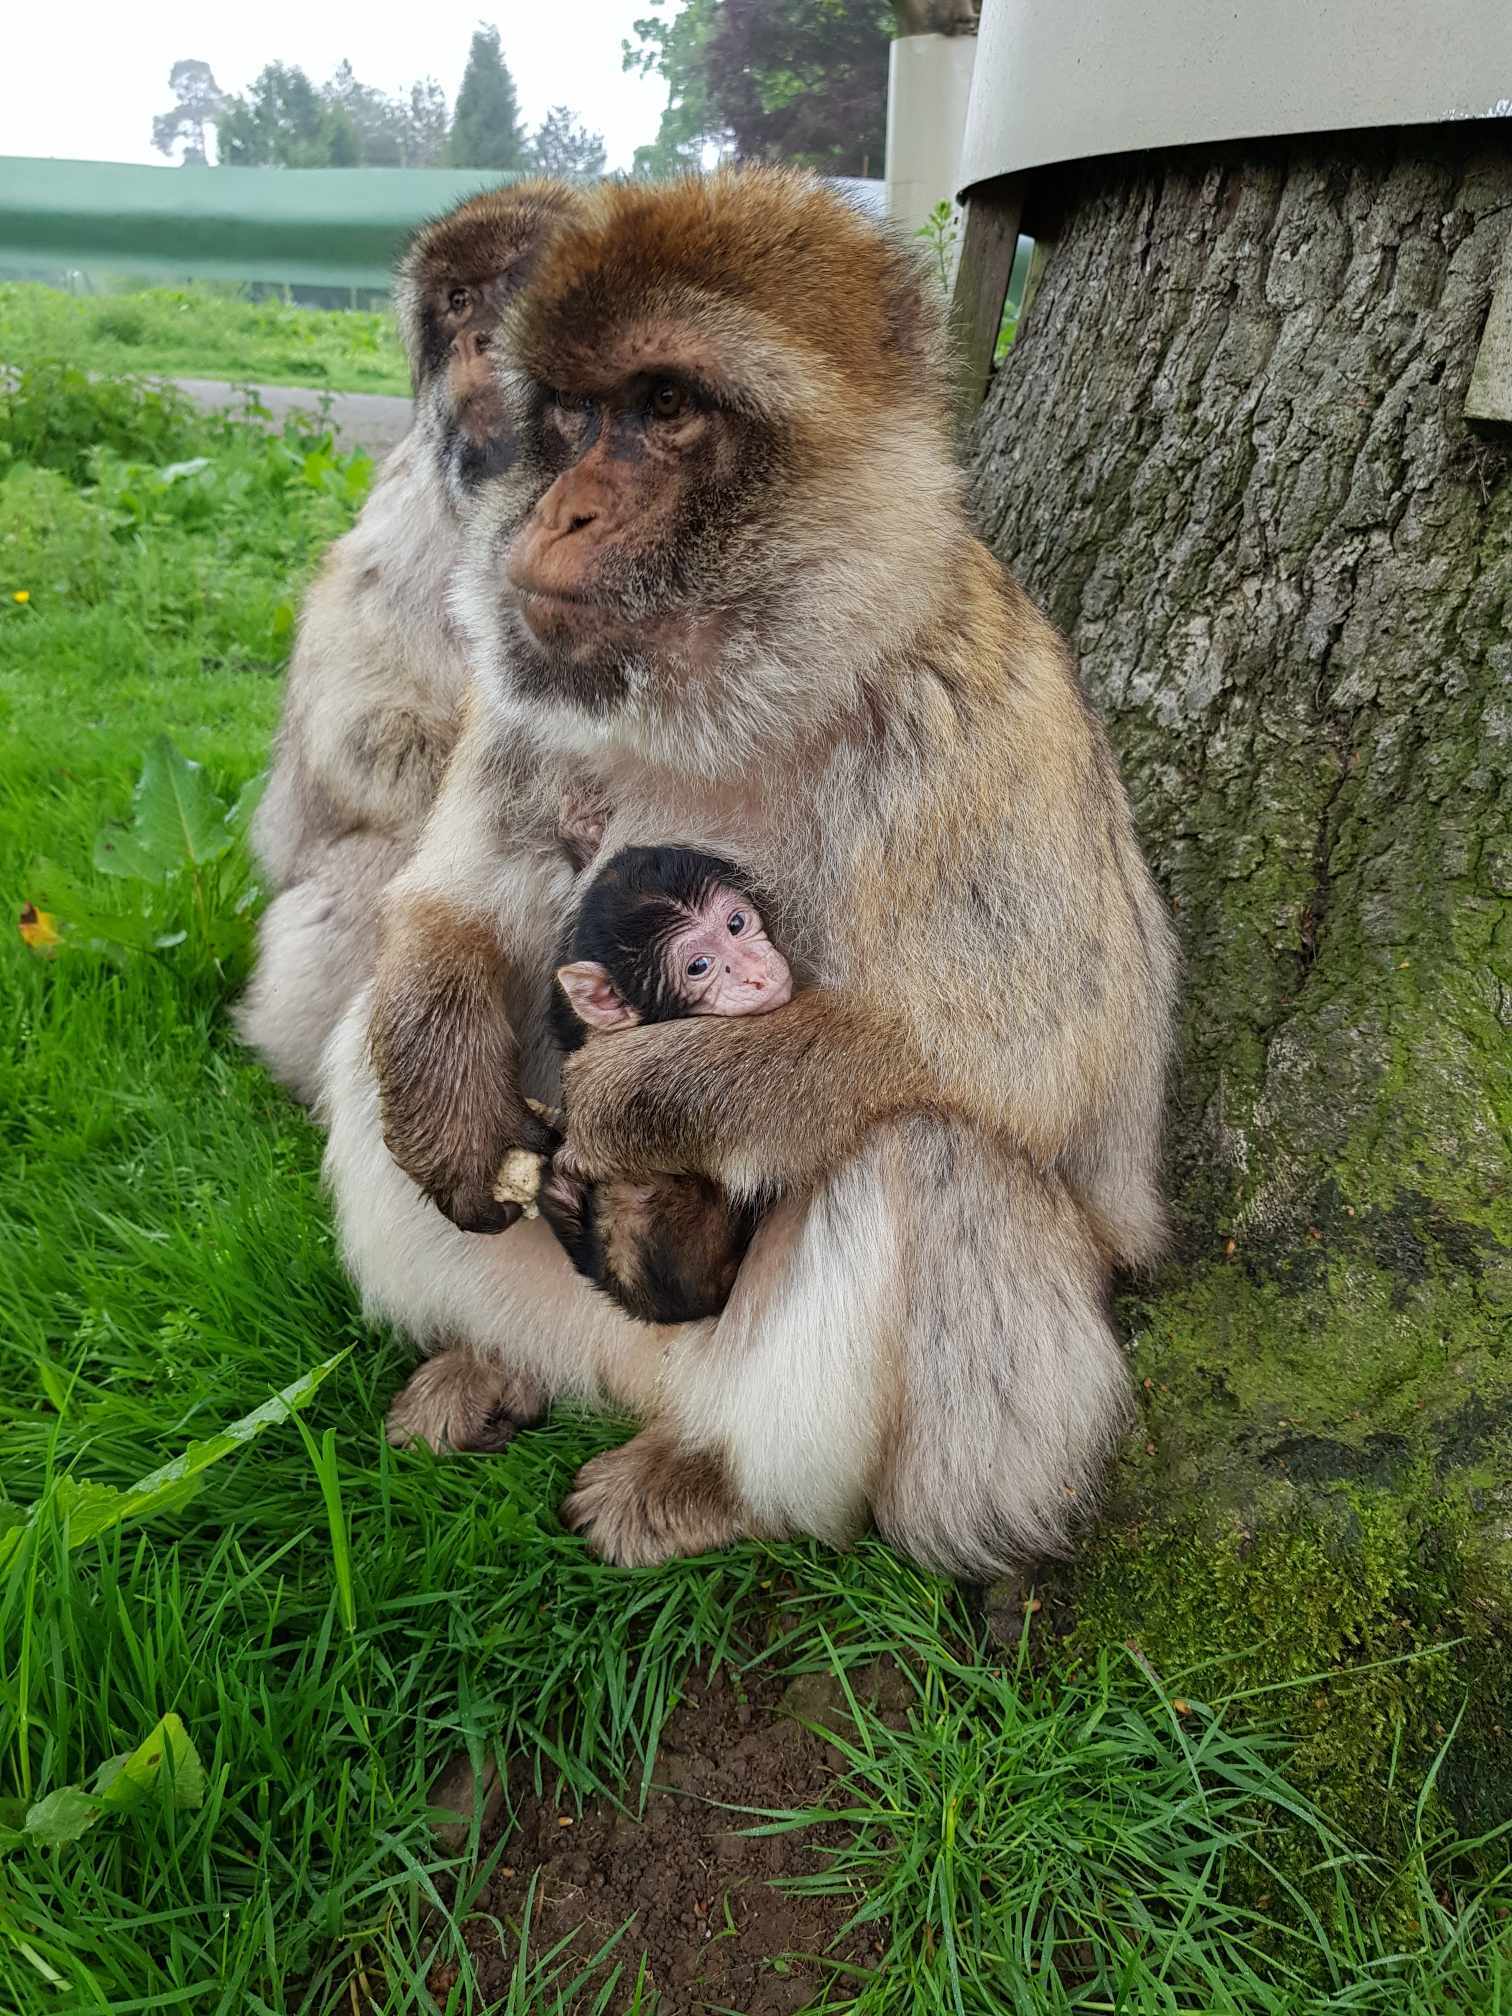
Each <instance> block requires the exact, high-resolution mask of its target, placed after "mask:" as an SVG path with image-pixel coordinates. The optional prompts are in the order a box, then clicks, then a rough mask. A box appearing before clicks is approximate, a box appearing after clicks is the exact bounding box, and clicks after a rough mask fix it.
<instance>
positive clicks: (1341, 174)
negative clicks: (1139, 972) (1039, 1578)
mask: <svg viewBox="0 0 1512 2016" xmlns="http://www.w3.org/2000/svg"><path fill="white" fill-rule="evenodd" d="M1509 140H1512V131H1509V130H1508V129H1507V128H1504V127H1502V128H1498V127H1488V126H1484V125H1464V126H1450V127H1444V128H1436V129H1431V130H1428V131H1423V132H1418V133H1415V134H1414V133H1409V134H1404V135H1397V136H1386V135H1358V136H1332V137H1329V138H1326V139H1322V140H1310V141H1306V142H1300V143H1285V144H1271V143H1265V144H1247V145H1245V146H1243V147H1225V148H1198V149H1185V150H1181V151H1179V152H1172V153H1169V154H1166V155H1156V156H1150V155H1145V156H1138V157H1133V158H1122V159H1116V160H1105V161H1102V162H1096V163H1092V164H1088V165H1085V166H1083V167H1080V168H1076V169H1071V170H1068V171H1065V173H1064V175H1063V177H1062V179H1061V183H1060V189H1059V193H1058V198H1057V201H1058V215H1057V216H1056V217H1055V218H1054V219H1053V220H1052V221H1051V222H1050V223H1049V231H1048V235H1050V236H1051V237H1053V239H1054V249H1053V254H1052V257H1051V259H1050V262H1049V265H1048V268H1047V271H1046V275H1045V279H1044V282H1043V285H1042V287H1041V289H1040V292H1039V294H1038V296H1037V298H1036V300H1035V303H1034V307H1033V311H1032V314H1031V316H1030V318H1029V320H1028V322H1027V323H1026V325H1025V326H1024V327H1023V329H1022V331H1021V333H1020V335H1019V338H1018V341H1017V342H1016V344H1015V346H1014V349H1013V351H1012V352H1011V354H1010V359H1009V362H1008V364H1007V366H1006V367H1005V369H1004V370H1003V371H1002V372H1001V373H1000V374H999V376H998V377H997V379H996V380H995V381H994V385H993V388H992V390H991V392H990V395H989V398H988V402H987V404H986V407H985V408H984V410H983V412H982V415H981V417H980V421H979V424H978V427H977V430H976V435H975V442H974V451H973V459H972V483H973V491H974V501H975V508H976V512H977V516H978V520H979V523H980V525H981V527H982V529H983V532H984V534H985V536H986V537H987V539H988V540H989V541H990V543H991V544H992V546H993V548H994V550H995V551H996V552H997V553H998V554H999V555H1000V557H1001V558H1002V559H1003V560H1004V561H1005V563H1006V564H1007V565H1008V566H1009V567H1010V568H1011V569H1012V570H1013V571H1014V572H1015V573H1016V574H1017V575H1018V577H1019V579H1020V580H1021V581H1022V582H1023V583H1024V585H1025V586H1026V587H1027V588H1028V589H1029V591H1030V592H1031V593H1032V594H1033V595H1035V596H1036V597H1037V598H1038V599H1039V600H1040V601H1041V602H1042V603H1043V604H1044V606H1045V607H1046V608H1047V609H1048V610H1049V611H1050V613H1051V614H1052V615H1053V616H1054V618H1055V619H1056V621H1057V622H1059V623H1060V624H1061V625H1062V626H1063V627H1064V628H1065V629H1066V630H1067V631H1068V632H1069V634H1070V636H1071V637H1072V639H1073V641H1074V643H1075V646H1076V649H1077V651H1078V653H1079V655H1080V659H1081V664H1082V669H1083V672H1084V675H1085V678H1086V681H1087V684H1088V687H1089V688H1090V690H1091V693H1092V695H1093V697H1094V699H1095V701H1096V702H1097V704H1098V706H1099V707H1100V708H1101V709H1102V711H1103V713H1104V715H1105V716H1106V718H1107V719H1108V721H1109V724H1110V726H1111V729H1112V732H1113V734H1114V737H1115V740H1116V742H1117V744H1118V748H1119V752H1120V755H1121V758H1122V762H1123V766H1124V773H1125V775H1126V777H1127V779H1128V781H1129V784H1130V786H1131V789H1132V791H1133V794H1134V797H1135V801H1136V804H1137V808H1138V814H1139V820H1140V826H1141V831H1142V834H1143V838H1144V842H1145V845H1146V847H1147V849H1148V851H1149V854H1150V857H1151V859H1152V861H1153V863H1154V865H1155V868H1156V870H1157V873H1158V874H1159V875H1160V877H1161V880H1162V882H1163V885H1164V887H1165V888H1166V890H1167V892H1168V893H1169V895H1170V898H1171V900H1172V902H1173V904H1174V905H1175V908H1176V916H1177V921H1178V924H1179V926H1180V929H1181V932H1182V937H1183V940H1184V944H1185V950H1186V957H1187V961H1188V970H1187V978H1186V989H1187V992H1186V1009H1185V1018H1184V1029H1183V1044H1182V1051H1181V1057H1180V1063H1179V1069H1178V1077H1177V1085H1176V1091H1175V1097H1174V1101H1173V1110H1172V1119H1171V1139H1170V1169H1171V1180H1172V1188H1173V1192H1174V1196H1175V1201H1176V1205H1177V1211H1178V1221H1179V1227H1180V1239H1179V1249H1178V1253H1177V1256H1176V1258H1175V1259H1174V1260H1173V1262H1172V1264H1171V1265H1170V1267H1168V1268H1167V1269H1166V1271H1165V1272H1164V1274H1163V1275H1162V1276H1161V1277H1160V1278H1159V1279H1158V1280H1157V1281H1156V1282H1155V1283H1153V1284H1152V1285H1151V1286H1150V1287H1149V1288H1147V1289H1146V1290H1144V1291H1139V1292H1136V1294H1134V1295H1133V1296H1131V1297H1130V1298H1129V1301H1128V1303H1127V1304H1126V1309H1127V1314H1128V1317H1129V1326H1130V1332H1131V1343H1132V1346H1133V1351H1134V1361H1133V1362H1134V1367H1135V1373H1136V1377H1137V1378H1138V1379H1139V1380H1140V1382H1141V1387H1142V1393H1143V1401H1144V1412H1145V1419H1144V1422H1143V1432H1142V1433H1141V1434H1140V1436H1139V1437H1138V1439H1137V1441H1136V1442H1134V1443H1133V1444H1132V1445H1131V1449H1130V1452H1129V1455H1128V1457H1127V1459H1126V1461H1125V1463H1124V1465H1123V1468H1122V1473H1121V1476H1120V1478H1119V1480H1118V1483H1117V1486H1116V1489H1115V1492H1114V1498H1113V1504H1112V1507H1111V1513H1110V1518H1109V1521H1108V1524H1107V1527H1106V1530H1105V1532H1104V1534H1103V1536H1102V1537H1101V1538H1100V1539H1099V1540H1098V1541H1097V1542H1096V1543H1095V1544H1094V1545H1093V1547H1092V1549H1091V1551H1090V1552H1089V1555H1088V1557H1087V1559H1086V1561H1085V1562H1084V1564H1083V1565H1082V1567H1081V1568H1080V1569H1079V1570H1078V1572H1077V1577H1076V1587H1075V1592H1074V1594H1075V1603H1076V1612H1077V1615H1078V1617H1079V1619H1080V1622H1079V1626H1078V1628H1079V1629H1080V1630H1081V1631H1082V1632H1084V1633H1092V1634H1106V1635H1108V1636H1112V1637H1118V1638H1124V1637H1132V1638H1137V1639H1138V1640H1139V1641H1140V1642H1141V1644H1142V1645H1143V1646H1144V1647H1145V1649H1146V1650H1147V1651H1148V1652H1149V1653H1150V1654H1151V1656H1152V1657H1154V1658H1155V1660H1156V1662H1157V1664H1159V1663H1161V1662H1162V1661H1164V1662H1166V1663H1167V1665H1168V1666H1170V1667H1178V1666H1180V1665H1181V1664H1182V1663H1183V1662H1185V1661H1205V1662H1216V1664H1212V1665H1210V1666H1209V1669H1208V1671H1207V1673H1206V1674H1205V1676H1204V1678H1203V1679H1201V1680H1199V1679H1197V1678H1195V1677H1193V1678H1189V1679H1188V1680H1187V1681H1186V1683H1185V1687H1186V1690H1187V1691H1192V1692H1198V1691H1201V1690H1202V1688H1204V1687H1206V1689H1207V1691H1209V1692H1216V1691H1218V1689H1219V1686H1220V1684H1221V1682H1222V1681H1226V1680H1232V1679H1237V1680H1239V1681H1241V1682H1243V1681H1245V1680H1256V1681H1262V1682H1263V1681H1266V1680H1274V1679H1282V1680H1284V1679H1288V1678H1296V1677H1298V1676H1300V1675H1303V1674H1309V1673H1316V1672H1319V1671H1326V1670H1328V1669H1330V1668H1332V1667H1335V1666H1338V1665H1341V1664H1344V1665H1352V1666H1353V1667H1354V1669H1355V1671H1354V1673H1353V1674H1352V1676H1351V1678H1350V1679H1349V1680H1348V1681H1347V1682H1344V1681H1341V1682H1339V1683H1337V1684H1335V1683H1325V1684H1324V1685H1322V1686H1320V1687H1317V1688H1312V1687H1307V1688H1303V1689H1301V1690H1297V1691H1295V1692H1283V1693H1282V1694H1280V1695H1278V1696H1277V1697H1276V1699H1277V1701H1278V1703H1280V1704H1281V1705H1283V1706H1284V1707H1285V1708H1286V1710H1287V1712H1288V1713H1289V1715H1290V1716H1291V1719H1292V1722H1293V1725H1294V1727H1295V1729H1296V1731H1297V1733H1298V1734H1299V1735H1300V1736H1301V1737H1302V1739H1303V1744H1304V1752H1303V1754H1304V1758H1305V1759H1310V1760H1311V1762H1312V1763H1313V1765H1314V1766H1315V1767H1316V1769H1317V1771H1318V1773H1319V1776H1320V1778H1323V1779H1326V1780H1328V1781H1330V1782H1332V1783H1333V1785H1334V1788H1335V1791H1336V1792H1339V1791H1341V1789H1342V1788H1343V1787H1345V1786H1346V1785H1348V1786H1349V1787H1350V1788H1352V1792H1351V1799H1352V1803H1353V1804H1354V1805H1355V1806H1356V1808H1358V1807H1359V1806H1360V1805H1361V1804H1362V1803H1363V1804H1364V1805H1367V1806H1368V1805H1369V1803H1370V1801H1371V1800H1372V1799H1373V1797H1374V1794H1373V1792H1372V1791H1371V1790H1370V1788H1371V1786H1372V1785H1373V1784H1374V1783H1376V1782H1379V1781H1382V1780H1384V1777H1385V1775H1386V1771H1385V1766H1386V1762H1387V1759H1388V1757H1389V1755H1390V1752H1391V1746H1392V1744H1393V1742H1394V1741H1395V1740H1396V1739H1397V1737H1398V1735H1401V1736H1402V1737H1403V1739H1404V1740H1405V1742H1406V1745H1407V1750H1408V1753H1409V1754H1411V1753H1412V1752H1414V1751H1415V1752H1416V1753H1417V1754H1418V1755H1419V1757H1426V1756H1427V1755H1429V1754H1431V1752H1432V1751H1433V1750H1434V1749H1435V1748H1436V1747H1437V1744H1438V1742H1439V1741H1440V1740H1441V1735H1436V1734H1435V1724H1438V1725H1440V1727H1441V1725H1443V1724H1445V1723H1447V1722H1449V1721H1451V1720H1452V1718H1453V1714H1454V1713H1455V1712H1457V1709H1458V1707H1459V1705H1460V1703H1461V1702H1462V1700H1463V1699H1464V1697H1465V1693H1466V1687H1467V1682H1468V1683H1469V1687H1470V1693H1471V1710H1470V1714H1469V1717H1468V1718H1467V1722H1466V1725H1465V1728H1464V1729H1463V1730H1462V1732H1461V1737H1460V1740H1459V1742H1458V1743H1457V1745H1456V1746H1455V1749H1454V1752H1453V1753H1452V1759H1451V1765H1450V1769H1449V1772H1448V1773H1447V1774H1446V1776H1445V1778H1444V1779H1443V1780H1442V1781H1441V1789H1447V1792H1448V1795H1449V1796H1450V1798H1451V1799H1452V1800H1453V1801H1454V1802H1455V1803H1456V1804H1457V1805H1459V1806H1460V1807H1461V1808H1462V1809H1464V1810H1467V1811H1468V1810H1470V1809H1474V1810H1475V1812H1476V1814H1477V1817H1478V1818H1479V1819H1480V1820H1481V1821H1482V1822H1484V1821H1485V1820H1486V1819H1487V1818H1489V1817H1503V1816H1505V1815H1506V1814H1508V1813H1512V1769H1509V1765H1508V1761H1507V1759H1508V1753H1509V1752H1512V1743H1508V1742H1506V1741H1505V1740H1503V1739H1502V1736H1501V1731H1502V1727H1503V1725H1504V1723H1505V1722H1506V1721H1507V1719H1508V1717H1509V1712H1512V1700H1509V1688H1508V1677H1507V1676H1508V1670H1509V1662H1508V1659H1507V1648H1506V1644H1505V1634H1506V1631H1507V1629H1508V1626H1509V1623H1512V1191H1509V1172H1512V780H1509V759H1512V453H1509V447H1508V443H1507V440H1506V438H1505V437H1503V438H1502V439H1500V440H1492V439H1480V438H1477V437H1476V436H1475V435H1474V434H1473V433H1472V432H1470V431H1469V430H1468V429H1467V428H1466V426H1465V424H1464V422H1463V420H1462V418H1461V408H1462V405H1463V402H1464V395H1465V389H1466V385H1467V383H1468V380H1469V376H1470V370H1471V365H1472V362H1473V359H1474V355H1475V350H1476V346H1477V343H1478V341H1479V338H1480V333H1481V329H1482V326H1483V324H1484V322H1485V318H1486V312H1487V307H1488V304H1489V300H1490V295H1491V290H1492V285H1493V282H1494V278H1495V274H1496V269H1497V264H1498V260H1499V258H1500V256H1501V252H1502V247H1503V243H1504V240H1505V238H1506V236H1507V233H1508V231H1509V229H1512V146H1509V145H1508V142H1509ZM1032 221H1033V222H1034V223H1035V225H1036V228H1040V229H1044V228H1045V226H1046V220H1045V219H1043V218H1039V219H1036V220H1032ZM1455 1637H1462V1638H1463V1639H1464V1641H1465V1642H1464V1643H1462V1644H1461V1645H1460V1646H1459V1647H1458V1649H1457V1650H1456V1651H1454V1652H1453V1653H1450V1654H1445V1655H1441V1656H1434V1657H1427V1658H1424V1659H1423V1660H1421V1661H1418V1662H1409V1663H1408V1664H1406V1665H1403V1664H1400V1663H1398V1664H1397V1665H1394V1666H1390V1667H1385V1666H1381V1665H1375V1666H1374V1667H1373V1669H1372V1670H1370V1671H1365V1672H1362V1671H1361V1670H1360V1669H1362V1668H1365V1667H1369V1666H1371V1663H1372V1662H1374V1661H1380V1660H1384V1659H1386V1658H1389V1657H1393V1658H1394V1657H1399V1655H1400V1654H1402V1653H1403V1652H1406V1651H1410V1650H1412V1649H1413V1648H1414V1647H1417V1646H1427V1645H1432V1644H1437V1643H1440V1642H1442V1641H1444V1640H1446V1639H1451V1638H1455ZM1498 1753H1499V1754H1498ZM1379 1810H1380V1812H1382V1813H1384V1812H1385V1811H1386V1810H1387V1809H1385V1808H1381V1809H1379Z"/></svg>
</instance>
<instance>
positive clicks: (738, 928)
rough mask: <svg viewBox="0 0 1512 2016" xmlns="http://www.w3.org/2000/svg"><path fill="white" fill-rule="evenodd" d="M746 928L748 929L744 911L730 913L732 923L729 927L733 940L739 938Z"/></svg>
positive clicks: (730, 922)
mask: <svg viewBox="0 0 1512 2016" xmlns="http://www.w3.org/2000/svg"><path fill="white" fill-rule="evenodd" d="M745 928H746V914H745V912H744V910H732V911H731V912H730V921H729V925H728V929H729V933H730V936H731V937H732V938H738V937H739V936H740V934H741V932H742V931H744V929H745Z"/></svg>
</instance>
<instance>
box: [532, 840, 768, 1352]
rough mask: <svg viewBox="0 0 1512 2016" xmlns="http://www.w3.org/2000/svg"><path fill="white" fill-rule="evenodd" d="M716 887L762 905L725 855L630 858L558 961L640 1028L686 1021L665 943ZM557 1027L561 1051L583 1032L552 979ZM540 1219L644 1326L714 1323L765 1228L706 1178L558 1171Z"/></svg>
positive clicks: (621, 859)
mask: <svg viewBox="0 0 1512 2016" xmlns="http://www.w3.org/2000/svg"><path fill="white" fill-rule="evenodd" d="M719 886H723V887H725V888H728V889H735V890H738V891H739V892H740V894H741V895H743V896H745V897H746V898H747V899H748V900H750V901H751V902H752V903H753V904H755V903H756V901H757V898H756V895H755V892H754V890H753V888H752V886H751V882H750V878H749V877H748V876H747V875H746V874H745V873H744V871H743V870H741V869H740V868H738V867H736V866H735V864H734V863H733V862H731V861H725V860H722V859H721V858H720V857H719V856H718V855H714V854H702V853H699V852H697V851H696V850H694V849H693V848H689V847H626V848H623V849H622V850H621V851H620V852H619V853H618V854H615V855H613V856H611V858H610V859H609V860H608V861H606V862H605V863H604V865H603V867H602V868H600V869H599V870H598V872H597V873H596V874H594V876H593V879H592V880H591V882H590V883H589V884H588V887H587V889H586V890H585V892H584V895H583V900H582V903H581V904H580V906H579V908H578V913H577V917H576V919H575V921H574V923H573V927H572V930H571V933H570V934H569V937H568V942H567V945H566V947H565V948H564V955H563V962H562V963H566V962H567V961H569V960H581V959H591V960H594V961H596V962H597V963H598V964H599V965H601V966H602V967H603V968H604V969H605V971H606V972H607V973H608V975H609V978H610V979H611V981H612V982H613V983H614V986H615V988H616V990H617V991H618V993H619V994H620V997H621V999H622V1000H624V1001H625V1002H626V1003H627V1004H628V1005H629V1006H630V1007H631V1008H633V1009H634V1010H635V1012H636V1015H637V1016H638V1017H639V1019H640V1021H642V1022H673V1021H678V1020H681V1019H682V1018H683V1017H684V1016H686V1015H688V1014H689V1012H690V1010H689V1008H688V1005H687V1002H686V999H685V998H684V997H683V996H682V995H681V994H679V992H678V990H677V989H676V988H675V987H674V986H673V985H672V983H671V979H670V976H669V973H668V967H667V960H666V957H665V945H666V941H667V939H668V937H669V936H671V935H672V934H673V933H674V932H676V931H677V930H679V929H681V928H682V927H683V926H684V925H686V923H687V920H688V913H689V911H692V910H699V909H701V908H702V907H703V906H704V904H705V903H706V902H707V901H708V899H709V897H710V895H711V894H712V893H713V891H714V889H715V888H716V887H719ZM551 1026H552V1030H553V1033H554V1034H555V1036H556V1038H557V1040H558V1042H559V1043H560V1044H561V1046H562V1048H563V1050H564V1051H571V1050H575V1049H577V1048H578V1046H579V1045H580V1044H581V1043H582V1041H583V1039H584V1037H585V1036H586V1034H587V1033H588V1032H587V1031H586V1030H585V1028H584V1027H583V1024H582V1023H581V1022H580V1021H579V1020H578V1018H577V1016H576V1015H575V1014H574V1013H573V1011H572V1008H571V1007H570V1005H569V1004H568V1001H567V998H566V996H565V994H564V993H563V992H562V989H561V988H560V986H558V985H557V983H556V982H555V981H553V982H552V987H551ZM600 1040H601V1041H605V1042H608V1041H612V1040H613V1039H612V1037H609V1036H606V1037H602V1038H601V1039H600ZM540 1209H541V1216H542V1217H543V1218H544V1219H545V1220H546V1223H547V1224H548V1225H549V1226H550V1227H551V1229H552V1231H553V1232H554V1233H555V1234H556V1236H557V1238H558V1240H559V1241H560V1242H561V1246H562V1249H563V1251H564V1252H565V1253H566V1255H567V1257H568V1259H569V1260H570V1261H571V1262H572V1264H573V1266H574V1267H575V1268H576V1269H577V1271H578V1273H579V1274H581V1275H582V1276H583V1277H584V1278H585V1279H586V1280H588V1281H591V1282H592V1283H593V1284H594V1286H595V1287H597V1288H599V1289H602V1291H603V1292H604V1294H606V1295H608V1296H609V1297H610V1298H611V1300H613V1301H615V1302H617V1303H618V1304H619V1306H620V1308H621V1309H623V1310H624V1311H625V1312H626V1314H627V1315H630V1316H634V1317H636V1318H638V1319H639V1320H640V1321H641V1322H643V1323H694V1322H697V1321H699V1320H700V1319H702V1318H704V1317H710V1316H717V1315H718V1314H719V1312H720V1311H721V1310H722V1309H723V1308H724V1306H725V1303H726V1302H727V1301H728V1300H729V1297H730V1290H731V1289H732V1288H733V1287H734V1285H735V1276H736V1275H737V1274H738V1272H739V1271H740V1263H741V1261H742V1260H744V1258H745V1255H746V1249H747V1247H748V1246H749V1245H750V1243H751V1238H752V1235H753V1234H754V1233H755V1230H756V1226H757V1223H758V1222H759V1218H760V1213H759V1212H758V1211H757V1210H756V1209H755V1207H754V1206H749V1205H745V1206H741V1205H736V1204H733V1203H732V1202H731V1201H730V1199H729V1198H728V1197H727V1196H726V1195H725V1193H724V1191H723V1190H721V1189H720V1187H719V1186H718V1184H716V1183H710V1182H708V1181H707V1180H706V1179H705V1178H704V1177H701V1176H654V1177H651V1178H649V1179H647V1180H646V1181H644V1182H637V1183H626V1182H609V1183H584V1182H581V1181H580V1180H578V1179H577V1178H576V1177H572V1176H567V1175H565V1174H563V1173H562V1172H561V1171H559V1170H556V1169H553V1170H552V1171H551V1172H550V1173H549V1174H548V1176H547V1178H546V1181H545V1184H544V1185H543V1187H542V1191H541V1199H540Z"/></svg>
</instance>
